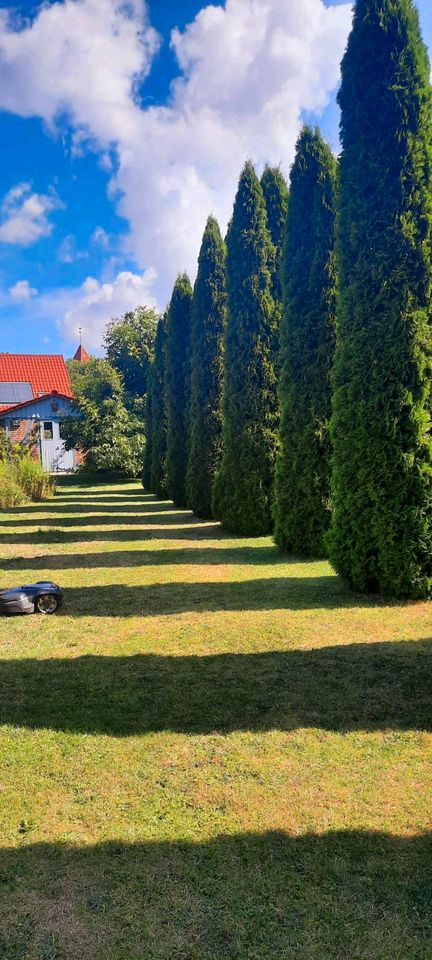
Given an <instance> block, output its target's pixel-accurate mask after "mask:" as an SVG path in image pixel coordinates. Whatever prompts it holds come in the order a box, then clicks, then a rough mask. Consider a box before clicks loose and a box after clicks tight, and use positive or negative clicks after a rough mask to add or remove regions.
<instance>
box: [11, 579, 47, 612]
mask: <svg viewBox="0 0 432 960" xmlns="http://www.w3.org/2000/svg"><path fill="white" fill-rule="evenodd" d="M62 599H63V594H62V591H61V589H60V587H59V586H57V584H56V583H50V581H49V580H39V581H38V583H30V584H27V586H25V587H12V588H11V589H10V590H0V614H14V613H47V614H48V613H55V612H56V610H58V608H59V606H60V604H61V602H62Z"/></svg>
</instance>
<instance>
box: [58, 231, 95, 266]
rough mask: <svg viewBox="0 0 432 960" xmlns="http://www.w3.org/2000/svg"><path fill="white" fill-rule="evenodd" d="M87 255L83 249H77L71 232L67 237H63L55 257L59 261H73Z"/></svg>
mask: <svg viewBox="0 0 432 960" xmlns="http://www.w3.org/2000/svg"><path fill="white" fill-rule="evenodd" d="M87 256H88V254H87V253H86V252H85V251H84V250H77V245H76V238H75V237H74V235H73V233H69V234H68V235H67V237H64V239H63V240H62V242H61V244H60V246H59V248H58V251H57V257H58V259H59V260H60V263H75V262H76V261H77V260H83V259H85V258H86V257H87Z"/></svg>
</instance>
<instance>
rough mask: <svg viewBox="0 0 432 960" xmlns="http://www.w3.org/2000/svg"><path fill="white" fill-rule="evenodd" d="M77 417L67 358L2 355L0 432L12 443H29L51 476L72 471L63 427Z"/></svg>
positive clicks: (71, 455) (73, 461)
mask: <svg viewBox="0 0 432 960" xmlns="http://www.w3.org/2000/svg"><path fill="white" fill-rule="evenodd" d="M70 416H78V412H77V409H76V405H75V403H74V396H73V390H72V385H71V382H70V377H69V373H68V369H67V366H66V363H65V361H64V357H62V356H60V355H58V354H57V355H53V356H46V355H37V354H22V353H0V429H1V428H3V429H4V430H5V431H6V434H7V436H8V437H9V438H10V440H12V442H13V443H20V442H24V443H29V445H31V447H32V449H33V450H36V451H37V452H38V454H39V456H40V459H41V461H42V464H43V466H44V467H45V469H46V470H48V471H49V472H51V473H61V472H63V471H67V470H73V469H74V467H75V466H76V465H77V454H76V451H75V450H68V451H67V450H65V445H64V440H63V438H62V435H61V425H62V422H63V421H64V420H65V419H66V417H70Z"/></svg>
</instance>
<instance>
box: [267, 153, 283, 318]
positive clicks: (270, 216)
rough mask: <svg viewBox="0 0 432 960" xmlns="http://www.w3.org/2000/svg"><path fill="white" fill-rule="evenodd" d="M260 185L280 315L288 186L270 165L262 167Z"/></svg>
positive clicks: (274, 294)
mask: <svg viewBox="0 0 432 960" xmlns="http://www.w3.org/2000/svg"><path fill="white" fill-rule="evenodd" d="M261 186H262V189H263V194H264V200H265V204H266V210H267V223H268V228H269V231H270V237H271V240H272V243H273V247H274V261H273V264H272V294H273V299H274V301H275V305H276V308H277V309H278V312H279V316H280V314H281V313H282V303H281V301H282V282H281V262H282V251H283V245H284V234H285V225H286V219H287V210H288V186H287V182H286V180H285V177H284V175H283V173H282V171H281V170H280V169H279V167H270V166H266V167H265V169H264V173H263V175H262V177H261Z"/></svg>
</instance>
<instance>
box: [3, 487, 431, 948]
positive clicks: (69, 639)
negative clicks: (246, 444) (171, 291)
mask: <svg viewBox="0 0 432 960" xmlns="http://www.w3.org/2000/svg"><path fill="white" fill-rule="evenodd" d="M45 578H48V579H53V580H55V581H56V582H58V583H60V584H61V585H62V586H63V587H64V590H65V602H64V607H63V609H62V611H61V613H59V614H58V615H56V616H53V617H43V616H31V617H20V618H10V619H9V618H8V619H5V618H3V619H2V620H1V622H0V642H1V646H0V654H1V662H0V683H1V688H0V724H1V727H0V734H1V738H0V830H1V850H0V904H1V906H0V958H1V960H18V958H19V960H47V958H48V960H50V958H51V960H56V958H59V960H60V958H61V960H357V958H358V960H360V958H362V960H430V958H432V947H431V936H432V920H431V909H430V904H431V896H432V888H431V885H430V878H431V869H430V864H431V854H432V850H431V841H430V833H429V832H428V831H430V811H431V796H432V765H431V756H432V749H431V748H432V744H431V725H432V709H431V702H432V697H431V695H432V674H431V669H430V653H431V650H432V641H431V637H432V632H431V625H432V608H431V606H430V605H428V604H403V605H396V604H388V603H385V602H383V601H379V600H376V599H373V598H370V599H367V598H366V599H365V598H364V597H360V596H356V595H353V594H352V593H350V592H349V590H347V589H346V587H345V586H344V585H343V584H342V583H341V581H340V580H339V579H338V578H337V577H336V576H335V575H334V573H333V571H332V569H331V567H330V566H329V565H328V564H327V563H325V562H323V563H304V562H295V561H293V560H291V559H290V558H286V557H284V556H283V555H281V554H280V553H279V551H278V550H277V549H276V547H274V545H273V544H272V542H271V540H270V539H260V540H252V541H251V540H239V539H237V538H233V537H230V536H228V535H227V534H226V533H225V532H224V531H222V530H221V528H220V527H219V525H218V524H211V523H200V522H199V521H197V520H196V519H195V518H194V517H193V516H192V514H191V513H189V512H188V511H179V510H177V509H175V508H174V507H173V505H172V504H171V503H168V502H164V503H159V502H156V500H155V499H154V497H151V496H149V495H146V494H145V493H144V492H143V491H142V489H141V488H140V487H139V485H138V484H114V483H112V484H111V485H108V484H107V485H96V486H94V487H83V486H80V485H79V484H76V483H75V484H71V485H69V486H67V485H62V486H60V487H59V489H58V493H57V496H56V498H55V500H54V501H53V502H49V503H45V504H39V505H29V506H26V507H20V508H16V509H13V510H8V511H6V512H5V513H3V514H2V515H1V523H0V587H1V586H9V585H11V586H12V585H18V584H20V583H25V582H32V581H34V580H40V579H45Z"/></svg>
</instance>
